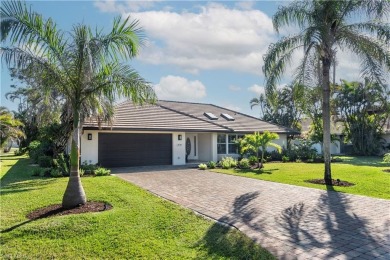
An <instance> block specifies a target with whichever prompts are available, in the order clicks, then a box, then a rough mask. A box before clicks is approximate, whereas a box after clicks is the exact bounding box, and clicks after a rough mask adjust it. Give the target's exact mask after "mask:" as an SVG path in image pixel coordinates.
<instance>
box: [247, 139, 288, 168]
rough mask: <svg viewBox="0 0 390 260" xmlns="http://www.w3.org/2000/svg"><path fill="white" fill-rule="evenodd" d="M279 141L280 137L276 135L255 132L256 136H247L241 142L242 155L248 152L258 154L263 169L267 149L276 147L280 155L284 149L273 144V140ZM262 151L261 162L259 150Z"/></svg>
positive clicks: (259, 163) (260, 166)
mask: <svg viewBox="0 0 390 260" xmlns="http://www.w3.org/2000/svg"><path fill="white" fill-rule="evenodd" d="M276 139H279V135H278V134H276V133H270V132H268V131H265V132H264V133H263V134H260V133H258V132H255V133H254V134H249V135H245V136H244V138H243V139H241V140H240V141H239V146H240V149H241V153H246V152H248V151H251V152H254V153H256V156H257V160H258V161H257V162H258V165H259V169H260V168H262V167H263V162H264V152H265V151H266V149H267V147H269V146H270V147H274V148H275V149H276V150H277V151H278V152H279V153H280V152H281V150H282V147H281V146H280V145H278V144H275V143H273V142H272V141H273V140H276ZM260 149H261V160H260V159H259V150H260Z"/></svg>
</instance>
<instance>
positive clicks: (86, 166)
mask: <svg viewBox="0 0 390 260" xmlns="http://www.w3.org/2000/svg"><path fill="white" fill-rule="evenodd" d="M80 168H81V169H83V170H84V173H85V174H95V171H96V170H97V169H98V166H97V165H95V164H91V163H88V162H87V161H86V160H85V161H84V162H83V164H82V165H81V167H80Z"/></svg>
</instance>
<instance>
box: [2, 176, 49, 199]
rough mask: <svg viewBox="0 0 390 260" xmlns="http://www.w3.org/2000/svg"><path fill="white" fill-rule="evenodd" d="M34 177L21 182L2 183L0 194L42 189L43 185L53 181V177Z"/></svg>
mask: <svg viewBox="0 0 390 260" xmlns="http://www.w3.org/2000/svg"><path fill="white" fill-rule="evenodd" d="M36 178H37V179H36V180H28V181H23V182H16V183H10V184H6V185H3V184H2V186H1V189H0V195H7V194H12V193H19V192H25V191H32V190H38V189H43V187H44V186H47V185H49V184H51V183H53V182H54V179H53V178H43V177H36Z"/></svg>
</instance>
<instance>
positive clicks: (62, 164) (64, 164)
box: [56, 153, 70, 176]
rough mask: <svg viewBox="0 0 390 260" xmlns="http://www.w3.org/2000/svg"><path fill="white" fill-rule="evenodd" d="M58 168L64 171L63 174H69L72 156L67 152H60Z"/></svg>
mask: <svg viewBox="0 0 390 260" xmlns="http://www.w3.org/2000/svg"><path fill="white" fill-rule="evenodd" d="M56 162H57V165H58V168H59V169H60V171H61V172H62V175H64V176H69V173H70V171H69V169H70V157H69V155H67V154H63V153H60V154H59V155H58V158H57V160H56Z"/></svg>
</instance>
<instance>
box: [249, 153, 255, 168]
mask: <svg viewBox="0 0 390 260" xmlns="http://www.w3.org/2000/svg"><path fill="white" fill-rule="evenodd" d="M248 160H249V164H250V165H251V166H253V165H255V164H256V163H257V157H256V156H254V155H252V156H249V158H248Z"/></svg>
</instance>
